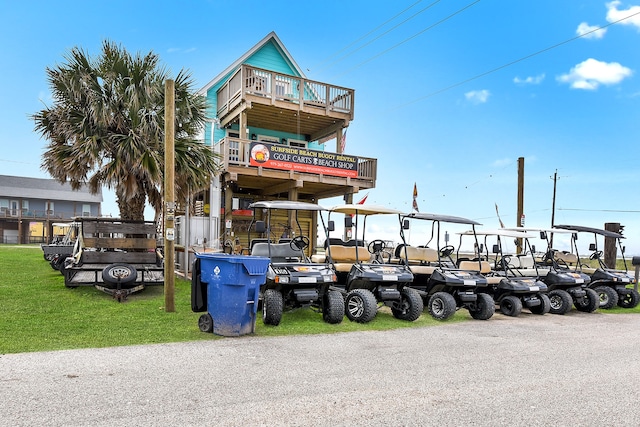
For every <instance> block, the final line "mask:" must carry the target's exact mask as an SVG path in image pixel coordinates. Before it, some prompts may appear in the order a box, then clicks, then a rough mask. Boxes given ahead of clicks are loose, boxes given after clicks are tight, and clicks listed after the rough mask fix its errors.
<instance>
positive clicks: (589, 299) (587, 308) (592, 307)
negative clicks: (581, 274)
mask: <svg viewBox="0 0 640 427" xmlns="http://www.w3.org/2000/svg"><path fill="white" fill-rule="evenodd" d="M585 292H586V293H587V294H586V295H585V296H583V297H582V298H581V299H580V300H579V301H576V302H574V304H573V305H575V306H576V310H578V311H583V312H585V313H593V312H594V311H596V310H597V308H598V306H600V297H599V296H598V293H597V292H596V291H594V290H593V289H591V288H587V289H585Z"/></svg>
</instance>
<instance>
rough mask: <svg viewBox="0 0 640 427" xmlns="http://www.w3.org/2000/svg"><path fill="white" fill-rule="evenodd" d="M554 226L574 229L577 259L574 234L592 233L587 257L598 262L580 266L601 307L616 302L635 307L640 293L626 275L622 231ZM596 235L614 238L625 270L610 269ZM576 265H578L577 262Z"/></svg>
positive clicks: (559, 255) (562, 257) (564, 256)
mask: <svg viewBox="0 0 640 427" xmlns="http://www.w3.org/2000/svg"><path fill="white" fill-rule="evenodd" d="M555 227H556V228H560V229H565V230H571V231H573V232H575V233H574V234H573V238H572V240H571V242H572V246H573V248H574V249H575V258H576V261H577V260H579V259H580V256H579V255H578V246H577V242H576V240H577V237H578V236H577V233H579V232H584V233H592V234H593V240H594V243H591V244H589V251H591V255H590V256H589V259H591V260H594V261H598V267H597V268H590V267H588V266H581V268H582V271H584V272H585V273H587V274H589V275H590V276H591V283H589V287H590V288H591V289H593V290H595V291H596V292H597V293H598V296H599V297H600V308H603V309H609V308H613V307H615V306H616V305H618V306H620V307H622V308H634V307H636V306H637V305H638V302H640V294H639V293H638V284H637V283H634V282H635V279H634V278H633V277H632V276H631V275H630V274H629V271H628V269H627V260H626V259H625V257H624V247H623V246H622V239H624V236H623V235H622V234H619V233H616V232H614V231H609V230H602V229H599V228H592V227H582V226H579V225H556V226H555ZM598 235H600V236H604V237H609V238H612V239H615V241H616V242H617V244H618V247H619V248H620V251H621V253H622V261H623V263H624V267H625V269H624V271H623V270H616V269H613V268H609V267H608V266H607V265H606V264H605V262H604V260H603V259H602V251H601V250H598ZM556 258H561V259H565V258H566V254H558V253H557V254H556ZM576 265H580V263H579V262H576ZM631 283H634V288H633V289H632V288H628V287H627V285H629V284H631Z"/></svg>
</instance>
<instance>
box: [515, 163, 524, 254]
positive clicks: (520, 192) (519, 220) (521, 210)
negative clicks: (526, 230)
mask: <svg viewBox="0 0 640 427" xmlns="http://www.w3.org/2000/svg"><path fill="white" fill-rule="evenodd" d="M517 215H518V218H517V219H516V224H517V225H518V227H522V226H524V223H523V220H524V157H518V213H517ZM516 252H517V253H518V254H519V253H522V239H520V238H519V239H518V247H517V250H516Z"/></svg>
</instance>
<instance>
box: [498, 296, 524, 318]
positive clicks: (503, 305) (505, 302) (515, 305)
mask: <svg viewBox="0 0 640 427" xmlns="http://www.w3.org/2000/svg"><path fill="white" fill-rule="evenodd" d="M500 312H501V313H502V314H504V315H505V316H511V317H517V316H518V315H519V314H520V312H522V301H520V298H518V297H515V296H513V295H507V296H506V297H504V298H503V299H502V301H500Z"/></svg>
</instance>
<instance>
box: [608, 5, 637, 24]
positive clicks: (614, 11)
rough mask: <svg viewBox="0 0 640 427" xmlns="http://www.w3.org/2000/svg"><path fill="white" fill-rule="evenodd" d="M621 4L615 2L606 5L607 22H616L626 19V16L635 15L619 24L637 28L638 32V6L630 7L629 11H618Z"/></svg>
mask: <svg viewBox="0 0 640 427" xmlns="http://www.w3.org/2000/svg"><path fill="white" fill-rule="evenodd" d="M621 4H622V2H620V1H617V0H616V1H612V2H609V3H607V21H609V22H616V21H618V20H620V19H623V18H626V17H627V16H631V15H633V14H637V15H635V16H633V17H631V18H629V19H625V20H624V21H620V23H621V24H625V25H633V26H634V27H636V28H638V30H640V6H630V7H629V9H626V10H621V9H618V6H620V5H621Z"/></svg>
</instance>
